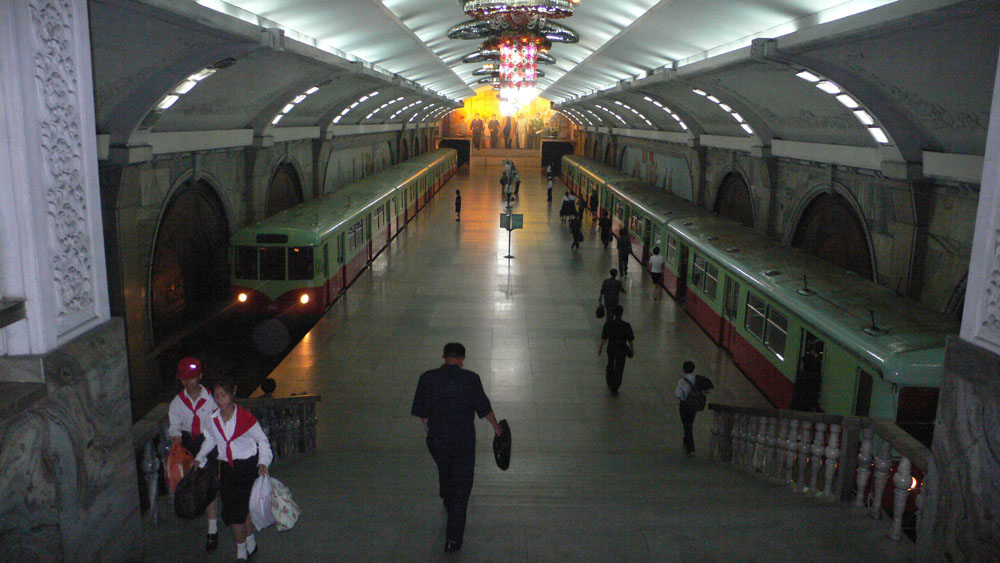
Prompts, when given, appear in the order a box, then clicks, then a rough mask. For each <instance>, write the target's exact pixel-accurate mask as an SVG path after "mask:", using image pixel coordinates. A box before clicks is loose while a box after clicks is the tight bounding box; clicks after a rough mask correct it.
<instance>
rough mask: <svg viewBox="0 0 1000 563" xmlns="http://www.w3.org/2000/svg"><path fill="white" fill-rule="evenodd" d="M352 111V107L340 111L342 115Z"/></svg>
mask: <svg viewBox="0 0 1000 563" xmlns="http://www.w3.org/2000/svg"><path fill="white" fill-rule="evenodd" d="M350 111H351V108H344V111H342V112H340V115H342V116H343V115H347V114H348V113H350Z"/></svg>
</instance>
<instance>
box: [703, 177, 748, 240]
mask: <svg viewBox="0 0 1000 563" xmlns="http://www.w3.org/2000/svg"><path fill="white" fill-rule="evenodd" d="M712 210H713V211H715V212H716V213H718V214H719V215H720V216H722V217H725V218H727V219H732V220H733V221H736V222H737V223H739V224H741V225H745V226H747V227H751V228H753V222H754V221H753V202H752V200H751V198H750V187H749V186H747V183H746V181H744V180H743V176H741V175H739V174H738V173H736V172H730V173H728V174H726V176H725V177H724V178H723V179H722V182H721V183H720V184H719V190H718V193H717V194H716V196H715V206H714V207H713V208H712Z"/></svg>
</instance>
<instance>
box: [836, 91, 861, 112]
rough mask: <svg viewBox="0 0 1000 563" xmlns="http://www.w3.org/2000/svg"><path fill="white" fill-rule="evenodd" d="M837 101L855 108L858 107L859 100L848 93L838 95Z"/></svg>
mask: <svg viewBox="0 0 1000 563" xmlns="http://www.w3.org/2000/svg"><path fill="white" fill-rule="evenodd" d="M837 101H838V102H840V103H841V104H843V106H844V107H847V108H850V109H854V108H856V107H858V102H857V100H855V99H854V98H852V97H850V96H848V95H847V94H840V95H838V96H837Z"/></svg>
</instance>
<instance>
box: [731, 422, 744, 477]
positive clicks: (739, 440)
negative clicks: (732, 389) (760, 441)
mask: <svg viewBox="0 0 1000 563" xmlns="http://www.w3.org/2000/svg"><path fill="white" fill-rule="evenodd" d="M732 437H733V457H732V459H730V460H729V461H730V462H731V463H732V464H733V465H734V466H735V467H739V466H740V464H741V462H742V461H743V413H733V432H732Z"/></svg>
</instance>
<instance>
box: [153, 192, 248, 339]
mask: <svg viewBox="0 0 1000 563" xmlns="http://www.w3.org/2000/svg"><path fill="white" fill-rule="evenodd" d="M228 248H229V225H228V221H227V220H226V212H225V208H224V206H223V204H222V202H221V201H220V200H219V197H218V195H216V193H215V190H214V189H212V187H211V186H210V185H209V184H208V183H207V182H204V181H202V180H197V181H194V182H191V181H189V182H186V183H185V184H184V185H182V186H181V187H180V188H179V189H178V190H177V191H176V192H175V193H174V195H173V197H172V198H171V199H170V202H169V203H168V204H167V206H166V209H165V211H164V212H163V216H162V218H161V219H160V225H159V228H158V229H157V232H156V240H155V242H154V244H153V256H152V259H151V260H150V263H151V268H150V281H149V303H150V308H151V311H150V313H151V315H150V316H151V319H152V325H153V339H154V342H155V343H156V344H159V343H160V342H163V341H164V340H166V339H167V338H169V337H170V336H171V335H173V334H175V333H176V332H178V331H179V330H181V329H182V328H184V327H185V326H187V325H189V324H191V323H193V322H194V321H196V320H198V319H201V318H204V317H205V316H207V315H209V314H210V313H211V312H212V311H214V310H215V309H216V308H217V307H218V306H220V305H222V304H224V303H225V302H226V301H227V300H228V298H229V261H228V259H227V256H228Z"/></svg>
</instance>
